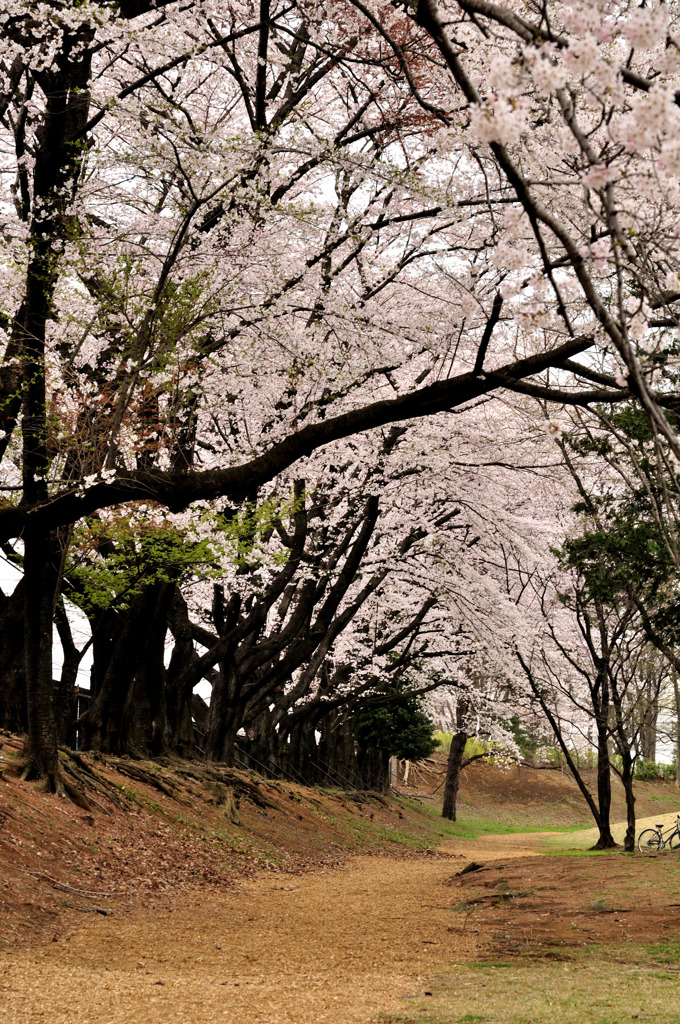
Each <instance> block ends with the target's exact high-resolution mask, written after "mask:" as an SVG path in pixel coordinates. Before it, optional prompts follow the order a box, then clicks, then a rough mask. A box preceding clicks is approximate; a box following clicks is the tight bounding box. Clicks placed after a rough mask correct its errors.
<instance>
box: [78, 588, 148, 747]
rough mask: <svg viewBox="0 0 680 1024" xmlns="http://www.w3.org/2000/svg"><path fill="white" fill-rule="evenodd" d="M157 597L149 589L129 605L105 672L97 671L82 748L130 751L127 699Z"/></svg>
mask: <svg viewBox="0 0 680 1024" xmlns="http://www.w3.org/2000/svg"><path fill="white" fill-rule="evenodd" d="M155 597H156V595H155V594H154V593H151V592H150V588H147V589H146V590H144V591H142V592H140V593H139V594H136V595H135V596H134V597H133V599H132V601H131V602H130V607H129V609H128V611H127V612H126V613H125V615H124V617H123V619H122V622H121V625H120V627H119V633H118V636H117V638H116V640H115V642H113V643H112V644H111V646H110V647H109V645H108V644H107V645H105V647H104V648H103V649H104V650H108V651H109V659H108V663H107V665H106V670H105V671H102V669H101V668H99V669H98V671H97V673H96V676H98V678H100V679H101V683H100V684H99V690H98V692H97V694H96V696H95V697H94V698H93V700H92V703H91V704H90V707H89V708H88V709H87V711H86V712H85V714H84V715H83V717H82V722H81V726H82V731H83V747H84V749H86V750H100V751H102V752H104V753H109V754H129V753H134V752H137V753H139V751H135V750H134V749H133V743H132V739H131V736H130V728H131V725H132V722H131V718H130V715H129V713H128V712H129V707H128V698H129V694H130V690H131V687H132V683H133V680H134V677H135V673H136V671H137V669H138V668H139V665H140V659H141V658H142V656H143V652H144V649H145V643H146V639H147V629H148V623H149V619H150V617H151V615H152V614H153V604H154V601H155Z"/></svg>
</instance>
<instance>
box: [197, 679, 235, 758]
mask: <svg viewBox="0 0 680 1024" xmlns="http://www.w3.org/2000/svg"><path fill="white" fill-rule="evenodd" d="M236 690H237V680H236V667H235V666H234V665H233V664H232V663H231V661H230V660H226V659H225V660H224V661H222V662H220V665H219V672H218V674H217V676H216V677H215V681H214V683H213V688H212V695H211V697H210V711H209V712H208V718H207V721H206V724H205V756H206V758H207V759H208V760H209V761H222V762H224V763H225V764H228V765H233V764H234V755H235V753H236V751H235V747H236V734H237V732H238V730H239V729H240V728H241V722H242V713H241V708H240V704H239V705H237V703H236V700H235V696H236Z"/></svg>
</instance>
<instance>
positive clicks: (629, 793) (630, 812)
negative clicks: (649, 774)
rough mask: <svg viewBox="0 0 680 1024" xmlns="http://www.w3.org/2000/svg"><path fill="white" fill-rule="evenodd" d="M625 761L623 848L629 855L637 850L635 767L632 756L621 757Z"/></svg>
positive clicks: (622, 775) (623, 777) (622, 779)
mask: <svg viewBox="0 0 680 1024" xmlns="http://www.w3.org/2000/svg"><path fill="white" fill-rule="evenodd" d="M621 756H622V760H623V771H622V772H621V782H622V783H623V789H624V792H625V794H626V825H627V827H626V837H625V839H624V841H623V848H624V850H625V851H626V852H627V853H633V851H634V850H635V793H634V792H633V765H632V762H631V758H630V755H629V756H625V755H624V754H622V755H621Z"/></svg>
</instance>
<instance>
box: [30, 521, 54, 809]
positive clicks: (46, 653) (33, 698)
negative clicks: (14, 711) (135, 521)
mask: <svg viewBox="0 0 680 1024" xmlns="http://www.w3.org/2000/svg"><path fill="white" fill-rule="evenodd" d="M51 555H52V552H51V546H50V537H49V534H46V533H45V532H44V531H43V530H41V529H40V528H37V529H36V528H34V527H32V526H29V527H27V528H26V530H25V531H24V586H25V601H26V605H25V624H26V634H25V637H26V643H25V665H26V700H27V708H28V735H27V738H26V769H25V771H24V778H27V779H40V778H44V779H45V780H46V782H47V784H48V786H49V788H50V789H51V790H52V791H53V792H57V791H61V784H60V781H59V757H58V753H57V720H56V714H55V707H54V687H53V684H52V609H53V602H54V586H55V583H56V579H55V573H54V571H53V566H52V557H51Z"/></svg>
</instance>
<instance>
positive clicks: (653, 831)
mask: <svg viewBox="0 0 680 1024" xmlns="http://www.w3.org/2000/svg"><path fill="white" fill-rule="evenodd" d="M667 846H668V847H670V849H671V850H680V814H676V816H675V825H671V826H670V829H669V831H668V832H667V833H666V834H665V835H664V831H663V824H661V825H656V826H655V827H654V828H646V829H643V831H642V832H641V833H640V835H639V836H638V850H639V851H640V853H656V852H657V851H658V850H664V849H665V848H666V847H667Z"/></svg>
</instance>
